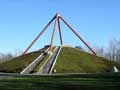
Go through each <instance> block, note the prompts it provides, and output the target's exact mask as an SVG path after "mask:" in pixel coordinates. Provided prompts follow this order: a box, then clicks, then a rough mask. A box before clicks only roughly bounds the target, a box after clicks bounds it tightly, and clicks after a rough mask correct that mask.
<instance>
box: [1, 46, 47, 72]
mask: <svg viewBox="0 0 120 90" xmlns="http://www.w3.org/2000/svg"><path fill="white" fill-rule="evenodd" d="M43 50H45V48H43V49H41V50H39V51H36V52H31V53H28V54H26V55H23V56H19V57H16V58H14V59H12V60H10V61H6V62H4V63H1V64H0V72H4V73H20V72H21V71H22V70H23V69H24V68H25V67H27V66H28V65H29V64H30V63H31V62H32V61H33V60H34V59H36V58H37V57H38V56H39V55H40V54H41V53H42V51H43Z"/></svg>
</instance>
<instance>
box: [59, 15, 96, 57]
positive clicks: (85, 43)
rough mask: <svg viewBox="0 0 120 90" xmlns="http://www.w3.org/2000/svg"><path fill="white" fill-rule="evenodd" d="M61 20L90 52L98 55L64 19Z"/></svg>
mask: <svg viewBox="0 0 120 90" xmlns="http://www.w3.org/2000/svg"><path fill="white" fill-rule="evenodd" d="M60 19H61V20H62V21H63V22H64V23H65V24H66V25H67V26H68V27H69V29H70V30H71V31H72V32H73V33H74V34H75V35H76V36H77V37H78V38H79V39H80V40H81V41H82V42H83V43H84V44H85V45H86V46H87V47H88V48H89V49H90V51H91V52H92V53H93V54H94V55H96V53H95V51H94V50H93V49H92V48H91V47H90V46H89V45H88V44H87V43H86V42H85V41H84V40H83V39H82V37H80V36H79V35H78V34H77V32H76V31H75V30H74V29H73V28H72V27H71V26H70V25H69V24H68V23H67V22H66V21H65V20H64V19H63V18H62V17H60Z"/></svg>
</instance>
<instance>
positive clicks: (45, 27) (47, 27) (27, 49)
mask: <svg viewBox="0 0 120 90" xmlns="http://www.w3.org/2000/svg"><path fill="white" fill-rule="evenodd" d="M55 18H56V15H55V16H54V17H53V18H52V19H51V20H50V21H49V23H48V24H47V25H46V26H45V27H44V28H43V30H42V31H41V32H40V33H39V34H38V36H37V37H36V38H35V39H34V40H33V41H32V43H31V44H30V45H29V46H28V48H27V49H26V50H25V51H24V52H23V55H24V54H25V53H26V52H27V51H28V50H29V49H30V48H31V47H32V46H33V44H34V43H35V42H36V41H37V40H38V39H39V37H40V36H41V35H42V34H43V33H44V32H45V30H46V29H47V28H48V26H49V25H50V24H51V23H52V22H53V20H54V19H55Z"/></svg>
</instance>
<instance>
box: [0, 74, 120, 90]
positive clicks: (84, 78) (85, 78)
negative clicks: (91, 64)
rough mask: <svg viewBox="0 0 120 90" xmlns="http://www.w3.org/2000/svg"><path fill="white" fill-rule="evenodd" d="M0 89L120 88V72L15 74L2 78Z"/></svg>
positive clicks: (103, 89) (107, 89) (91, 89)
mask: <svg viewBox="0 0 120 90" xmlns="http://www.w3.org/2000/svg"><path fill="white" fill-rule="evenodd" d="M0 90H120V73H118V74H110V73H108V74H107V73H106V74H76V75H53V76H15V77H14V78H1V79H0Z"/></svg>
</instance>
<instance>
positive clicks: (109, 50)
mask: <svg viewBox="0 0 120 90" xmlns="http://www.w3.org/2000/svg"><path fill="white" fill-rule="evenodd" d="M94 49H95V51H96V53H97V55H98V56H101V57H104V58H106V59H108V60H113V61H116V62H120V40H116V39H113V40H111V41H110V42H109V44H108V47H96V48H94Z"/></svg>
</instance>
